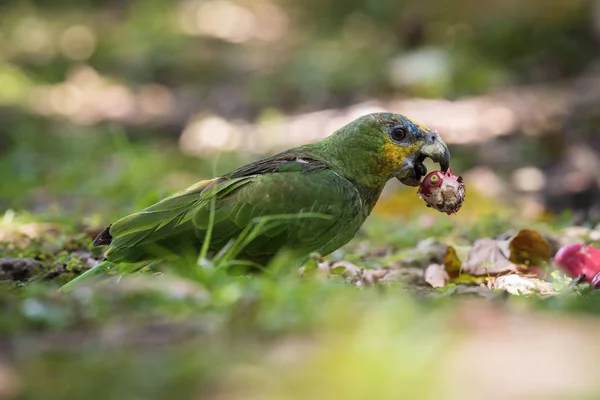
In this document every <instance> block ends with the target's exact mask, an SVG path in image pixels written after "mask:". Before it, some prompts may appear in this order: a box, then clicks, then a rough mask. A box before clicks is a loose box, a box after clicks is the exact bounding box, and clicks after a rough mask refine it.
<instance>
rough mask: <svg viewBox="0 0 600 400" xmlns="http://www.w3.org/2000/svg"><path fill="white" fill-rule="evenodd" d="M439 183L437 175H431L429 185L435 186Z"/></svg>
mask: <svg viewBox="0 0 600 400" xmlns="http://www.w3.org/2000/svg"><path fill="white" fill-rule="evenodd" d="M439 181H440V178H439V177H438V176H437V175H432V176H431V177H430V178H429V182H431V183H432V184H434V185H435V184H436V183H438V182H439Z"/></svg>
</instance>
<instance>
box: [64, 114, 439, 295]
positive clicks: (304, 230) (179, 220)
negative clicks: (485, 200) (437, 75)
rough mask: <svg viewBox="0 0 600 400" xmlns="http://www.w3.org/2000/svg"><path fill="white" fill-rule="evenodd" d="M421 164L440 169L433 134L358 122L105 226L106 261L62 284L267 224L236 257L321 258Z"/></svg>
mask: <svg viewBox="0 0 600 400" xmlns="http://www.w3.org/2000/svg"><path fill="white" fill-rule="evenodd" d="M426 157H429V158H431V159H432V160H433V161H434V162H437V163H439V164H440V167H441V169H442V170H443V171H444V172H445V171H447V170H448V168H449V165H450V153H449V151H448V147H447V146H446V144H445V143H444V142H443V141H442V139H440V137H439V135H438V134H437V133H436V132H434V131H432V130H430V129H429V128H427V127H426V126H424V125H421V124H419V123H416V122H414V121H412V120H410V119H409V118H407V117H405V116H402V115H399V114H392V113H375V114H369V115H365V116H362V117H360V118H358V119H356V120H354V121H353V122H351V123H349V124H348V125H346V126H344V127H342V128H341V129H339V130H338V131H336V132H335V133H333V134H332V135H331V136H329V137H327V138H325V139H324V140H322V141H320V142H317V143H313V144H308V145H305V146H300V147H296V148H293V149H290V150H287V151H284V152H282V153H280V154H277V155H275V156H273V157H270V158H266V159H263V160H260V161H256V162H253V163H251V164H248V165H245V166H243V167H241V168H239V169H237V170H235V171H233V172H230V173H228V174H226V175H223V176H221V177H218V178H215V179H211V180H205V181H201V182H198V183H197V184H195V185H193V186H191V187H189V188H187V189H185V190H183V191H181V192H179V193H176V194H174V195H172V196H170V197H168V198H166V199H164V200H162V201H160V202H158V203H156V204H154V205H152V206H150V207H148V208H146V209H144V210H142V211H140V212H137V213H134V214H131V215H129V216H126V217H124V218H122V219H120V220H118V221H116V222H115V223H113V224H112V225H110V226H109V227H108V228H106V229H105V230H104V231H103V232H102V233H100V234H99V235H98V237H97V238H96V239H95V241H94V245H95V246H101V245H108V249H107V251H106V253H105V257H106V258H105V260H104V261H103V262H102V263H100V264H99V265H98V266H96V267H94V268H93V269H92V270H90V271H87V272H86V273H85V274H84V275H81V276H80V277H78V278H75V280H73V281H71V282H69V283H68V284H67V285H65V286H64V287H63V289H68V288H69V287H70V286H71V285H72V283H73V282H75V281H80V280H81V279H80V278H84V276H89V275H97V274H98V273H102V272H103V271H105V270H106V269H109V268H110V267H111V266H112V265H114V264H113V263H121V262H126V263H141V262H150V261H152V260H156V259H157V258H160V257H161V254H163V252H164V251H168V252H169V253H173V254H182V253H183V252H184V251H187V250H190V249H192V250H193V251H195V254H198V253H199V251H200V249H201V248H202V247H203V245H204V246H205V247H207V248H208V249H209V250H211V251H213V252H217V251H219V250H220V249H223V248H224V247H226V246H228V245H231V243H232V240H235V238H236V237H238V236H240V235H241V234H242V233H243V232H244V231H246V232H247V229H248V228H249V227H250V226H252V225H253V224H256V221H257V219H260V218H266V219H268V218H269V217H274V221H271V222H270V223H267V224H264V225H263V229H262V230H261V231H260V233H259V234H257V235H255V237H253V238H252V240H251V241H250V242H249V243H245V245H244V247H243V249H241V250H240V251H239V254H238V255H237V257H236V259H239V260H246V261H248V262H252V263H256V264H259V265H263V266H264V265H267V264H268V262H269V260H270V259H271V258H272V257H274V256H275V255H276V254H277V253H278V252H279V251H280V250H282V249H286V250H289V251H291V252H293V253H294V254H297V255H299V256H308V255H309V254H310V253H312V252H317V253H319V254H321V255H327V254H330V253H332V252H333V251H335V250H336V249H338V248H340V247H342V246H343V245H345V244H346V243H348V242H349V241H350V240H351V239H352V238H353V237H354V235H355V234H356V233H357V231H358V230H359V228H360V227H361V226H362V224H363V222H365V220H366V219H367V217H368V216H369V214H370V213H371V211H372V210H373V207H374V206H375V203H376V202H377V200H378V198H379V196H380V194H381V192H382V190H383V188H384V186H385V184H386V182H387V181H388V180H390V179H391V178H394V177H395V178H397V179H399V180H400V181H401V182H402V183H404V184H406V185H409V186H418V185H419V183H420V180H421V178H422V177H423V176H424V175H426V174H427V169H426V167H425V165H424V164H423V161H424V160H425V158H426Z"/></svg>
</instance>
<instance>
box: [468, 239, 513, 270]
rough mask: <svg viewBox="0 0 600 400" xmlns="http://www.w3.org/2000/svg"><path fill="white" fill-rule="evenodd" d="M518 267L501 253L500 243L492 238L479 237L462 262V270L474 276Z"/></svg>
mask: <svg viewBox="0 0 600 400" xmlns="http://www.w3.org/2000/svg"><path fill="white" fill-rule="evenodd" d="M517 271H518V268H517V266H516V265H515V264H513V263H512V262H510V261H509V260H508V259H507V258H506V257H505V256H504V254H503V252H502V247H501V243H500V242H498V241H496V240H494V239H487V238H486V239H479V240H477V241H476V242H475V243H474V244H473V248H472V249H471V251H470V252H469V255H468V256H467V260H466V261H465V262H464V264H463V268H462V272H464V273H466V274H470V275H475V276H485V275H497V274H501V273H506V272H517Z"/></svg>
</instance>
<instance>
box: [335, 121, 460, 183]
mask: <svg viewBox="0 0 600 400" xmlns="http://www.w3.org/2000/svg"><path fill="white" fill-rule="evenodd" d="M332 140H336V141H337V142H338V143H337V146H336V147H338V148H343V149H346V150H347V151H346V154H348V155H350V154H351V155H352V156H351V157H349V158H348V159H347V160H345V162H344V164H345V165H346V166H350V167H349V168H352V169H354V170H355V171H354V172H355V175H357V174H361V175H362V176H363V177H364V180H365V182H367V179H369V178H370V179H371V181H373V182H378V184H379V183H380V182H381V180H383V181H384V182H386V181H387V180H389V179H390V178H394V177H395V178H397V179H398V180H399V181H400V182H402V183H403V184H405V185H409V186H418V185H419V184H420V182H421V179H422V178H423V177H424V176H425V175H427V168H426V167H425V164H424V163H423V162H424V161H425V159H426V158H430V159H432V160H433V161H434V162H436V163H439V165H440V169H441V170H442V171H443V172H446V171H448V168H449V167H450V152H449V150H448V146H446V143H444V141H443V140H442V139H441V138H440V136H439V135H438V134H437V132H435V131H433V130H431V129H429V128H428V127H426V126H425V125H422V124H419V123H417V122H415V121H413V120H411V119H409V118H407V117H405V116H403V115H400V114H393V113H374V114H368V115H365V116H363V117H360V118H358V119H356V120H354V121H353V122H351V123H350V124H348V125H346V126H345V127H343V128H342V129H340V130H339V131H338V132H336V134H334V135H333V136H332ZM377 179H380V180H379V181H378V180H377Z"/></svg>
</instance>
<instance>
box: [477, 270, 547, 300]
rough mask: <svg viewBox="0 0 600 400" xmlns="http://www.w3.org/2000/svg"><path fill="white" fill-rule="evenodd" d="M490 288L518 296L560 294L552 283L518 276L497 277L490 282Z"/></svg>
mask: <svg viewBox="0 0 600 400" xmlns="http://www.w3.org/2000/svg"><path fill="white" fill-rule="evenodd" d="M488 287H489V288H490V290H491V289H497V290H504V291H506V292H508V293H510V294H513V295H517V296H518V295H526V294H532V293H539V294H541V295H543V296H551V295H556V294H558V292H556V291H555V290H554V288H553V287H552V284H551V283H550V282H546V281H541V280H539V279H528V278H525V277H523V276H520V275H516V274H511V275H502V276H499V277H497V278H496V279H495V280H494V281H491V280H490V281H489V282H488Z"/></svg>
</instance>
